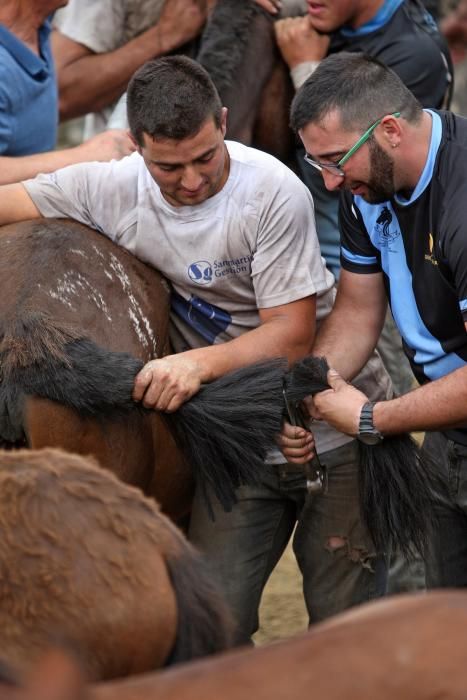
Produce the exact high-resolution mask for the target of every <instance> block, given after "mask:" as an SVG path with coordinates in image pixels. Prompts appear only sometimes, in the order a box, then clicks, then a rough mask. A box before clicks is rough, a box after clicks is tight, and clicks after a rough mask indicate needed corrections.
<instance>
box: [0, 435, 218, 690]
mask: <svg viewBox="0 0 467 700" xmlns="http://www.w3.org/2000/svg"><path fill="white" fill-rule="evenodd" d="M0 572H1V573H0V579H1V596H0V649H1V656H2V659H3V661H4V662H5V664H6V665H7V666H8V667H10V668H11V669H13V672H14V673H13V677H14V676H22V675H23V674H24V673H26V672H28V671H29V669H30V668H31V665H32V664H33V663H34V662H35V661H36V660H37V659H38V658H39V656H40V655H41V654H42V653H43V652H44V650H45V649H46V648H47V647H48V646H49V645H50V642H51V640H53V639H59V640H62V641H63V642H65V643H66V644H68V645H72V647H73V648H75V649H76V651H77V652H78V654H79V657H80V660H81V663H82V666H83V669H84V672H85V674H86V677H87V678H88V679H94V680H106V679H110V678H118V677H122V676H127V675H130V674H134V673H142V672H145V671H149V670H151V669H156V668H159V667H160V666H163V665H164V664H167V663H175V662H178V661H184V660H188V659H192V658H194V657H196V656H202V655H206V654H209V653H213V652H216V651H219V650H222V649H225V648H226V647H227V646H228V645H229V630H230V627H229V625H230V623H229V618H228V615H227V614H226V612H225V609H224V607H223V604H222V602H221V600H220V598H219V596H218V594H217V592H216V590H215V588H214V587H213V585H212V583H211V581H210V579H209V578H208V576H207V574H206V573H205V566H204V564H203V563H202V561H201V559H200V558H199V557H198V554H197V553H195V551H194V550H193V548H192V547H191V546H190V545H189V544H188V543H187V542H186V540H185V538H184V537H183V536H182V534H181V533H180V532H179V531H178V529H177V528H176V527H175V526H174V525H173V524H172V523H171V521H169V519H168V518H167V517H165V516H163V515H162V514H161V513H160V511H159V508H158V506H157V505H156V503H155V502H154V500H153V499H149V498H146V497H145V496H143V494H142V493H141V491H140V490H139V489H135V488H132V487H130V486H127V485H126V484H124V483H123V482H121V481H120V480H118V479H117V478H116V477H115V476H114V475H113V474H110V473H109V472H108V471H105V470H103V469H101V468H99V467H98V466H97V465H96V464H94V463H93V462H91V461H90V460H89V459H85V458H83V457H80V456H77V455H71V454H69V453H66V452H63V451H62V450H55V449H44V450H18V451H9V452H5V451H3V452H1V453H0Z"/></svg>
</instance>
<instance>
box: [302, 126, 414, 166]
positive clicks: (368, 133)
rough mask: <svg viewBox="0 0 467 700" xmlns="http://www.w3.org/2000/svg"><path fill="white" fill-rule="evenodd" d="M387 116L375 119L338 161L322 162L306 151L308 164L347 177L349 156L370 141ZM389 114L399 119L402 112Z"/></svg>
mask: <svg viewBox="0 0 467 700" xmlns="http://www.w3.org/2000/svg"><path fill="white" fill-rule="evenodd" d="M385 116H387V115H386V114H385V115H384V116H383V117H380V118H379V119H377V120H376V121H375V123H374V124H372V125H371V126H369V127H368V129H367V130H366V131H365V133H364V134H363V135H362V136H360V138H359V139H358V141H357V142H356V143H354V145H353V146H352V147H351V148H349V150H348V151H347V153H345V154H344V155H343V156H342V158H341V159H340V160H339V161H338V162H337V163H320V162H319V161H317V160H313V158H311V156H310V155H309V154H308V153H306V152H305V155H304V156H303V158H304V160H305V161H306V162H307V163H308V165H312V166H313V167H314V168H316V169H317V170H319V171H320V172H323V170H327V171H328V172H330V173H332V174H333V175H339V177H345V173H344V171H343V170H342V166H343V165H345V163H347V161H348V160H349V158H351V157H352V156H353V154H354V153H356V152H357V151H358V149H359V148H360V147H361V146H363V144H364V143H366V142H367V141H368V139H369V138H370V136H371V134H372V133H373V131H374V130H375V129H376V127H377V126H379V124H381V122H382V121H383V119H384V117H385ZM389 116H391V117H396V119H397V118H398V117H400V116H401V113H400V112H392V114H390V115H389Z"/></svg>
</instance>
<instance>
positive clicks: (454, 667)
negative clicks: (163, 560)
mask: <svg viewBox="0 0 467 700" xmlns="http://www.w3.org/2000/svg"><path fill="white" fill-rule="evenodd" d="M466 647H467V593H465V592H461V591H455V592H454V591H447V592H432V593H428V594H426V595H415V596H396V597H394V598H390V599H387V600H383V601H378V602H373V603H369V604H366V605H364V606H361V607H360V608H357V609H355V610H353V611H350V612H347V613H344V614H342V615H338V616H336V617H335V618H333V619H332V620H330V621H329V622H325V623H322V624H320V625H317V626H316V627H314V628H313V629H312V630H311V631H309V632H307V633H306V634H305V635H302V636H299V637H297V638H295V639H291V640H287V641H284V642H280V643H279V644H274V645H271V646H269V647H262V648H261V649H253V650H251V649H249V650H245V651H235V652H229V653H227V654H223V655H222V656H220V657H217V658H213V659H212V660H211V659H206V660H204V661H196V662H194V663H190V664H187V665H185V666H182V667H178V668H177V669H173V670H168V671H163V672H161V673H158V674H152V675H147V676H146V677H144V676H143V677H140V678H135V679H128V680H127V681H122V682H112V683H109V684H106V685H102V686H96V687H95V688H94V689H93V690H92V692H91V693H90V698H92V700H215V699H217V698H222V699H223V700H243V698H244V697H245V695H246V694H247V695H248V696H249V697H251V698H255V700H303V699H304V698H310V700H314V699H315V698H316V699H317V700H318V699H319V700H375V699H376V698H377V699H378V700H394V699H395V698H397V700H429V699H432V700H435V698H446V700H464V699H465V697H466V688H467V667H466V664H465V649H466Z"/></svg>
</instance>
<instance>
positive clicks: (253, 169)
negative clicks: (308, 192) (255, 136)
mask: <svg viewBox="0 0 467 700" xmlns="http://www.w3.org/2000/svg"><path fill="white" fill-rule="evenodd" d="M226 146H227V149H228V151H229V156H230V159H231V162H232V164H235V166H236V167H237V168H239V169H240V170H241V171H243V173H244V174H245V175H247V173H250V175H251V176H252V177H255V178H256V179H257V180H263V179H266V180H268V181H269V184H270V186H271V187H272V186H273V185H274V183H277V184H283V185H285V186H287V184H290V186H291V187H293V186H298V187H303V188H305V189H306V187H305V186H304V185H303V183H302V181H301V180H300V178H299V177H297V175H296V174H295V173H294V172H293V171H292V170H291V169H290V168H289V167H287V165H285V164H284V163H282V162H281V161H280V160H279V159H278V158H276V157H275V156H273V155H271V154H270V153H266V152H265V151H260V150H259V149H257V148H253V147H251V146H245V145H244V144H241V143H238V142H237V141H226Z"/></svg>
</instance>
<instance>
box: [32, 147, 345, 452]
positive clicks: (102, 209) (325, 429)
mask: <svg viewBox="0 0 467 700" xmlns="http://www.w3.org/2000/svg"><path fill="white" fill-rule="evenodd" d="M226 143H227V147H228V150H229V154H230V158H231V160H230V173H229V177H228V179H227V182H226V184H225V185H224V187H223V188H222V190H221V191H220V192H218V193H217V194H216V195H214V196H213V197H210V198H209V199H208V200H206V201H205V202H203V203H202V204H199V205H195V206H183V207H173V206H171V205H170V204H169V203H168V202H167V201H166V200H165V199H164V197H163V196H162V194H161V191H160V189H159V187H158V185H157V184H156V183H155V182H154V180H153V179H152V177H151V175H150V174H149V172H148V170H147V168H146V166H145V164H144V161H143V159H142V158H141V156H140V155H139V154H138V153H134V154H133V155H131V156H129V157H127V158H123V159H122V160H120V161H112V162H110V163H83V164H78V165H72V166H69V167H68V168H63V169H62V170H58V171H57V172H55V173H52V174H47V175H39V176H38V177H37V178H35V179H34V180H28V181H27V182H25V183H24V185H25V187H26V189H27V191H28V193H29V195H30V196H31V198H32V199H33V201H34V203H35V205H36V206H37V208H38V209H39V211H40V212H41V214H42V215H43V216H46V217H69V218H73V219H76V220H78V221H81V222H83V223H85V224H87V225H89V226H92V227H93V228H95V229H97V230H99V231H101V232H102V233H105V235H107V236H109V237H110V238H111V239H112V240H114V241H115V242H116V243H118V244H119V245H122V246H123V247H124V248H127V249H128V250H129V251H130V252H131V253H133V254H134V255H136V256H137V257H138V258H140V259H141V260H143V261H145V262H147V263H149V264H151V265H153V266H154V267H155V268H157V269H159V270H160V271H161V272H162V273H163V274H164V275H165V276H166V277H167V279H168V280H170V282H171V283H172V288H173V295H172V308H171V340H172V343H173V346H174V349H175V350H176V351H178V352H179V351H183V350H186V349H188V348H195V347H200V346H205V345H209V344H213V343H222V342H225V341H228V340H230V339H232V338H235V337H238V336H239V335H241V334H242V333H245V332H247V331H249V330H251V329H253V328H256V327H257V326H258V325H259V323H260V319H259V314H258V309H259V308H260V309H261V308H272V307H274V306H279V305H282V304H287V303H290V302H293V301H296V300H298V299H302V298H304V297H306V296H309V295H312V294H316V295H317V315H318V320H321V319H323V318H325V317H326V316H327V314H328V313H329V311H330V309H331V308H332V304H333V300H334V278H333V275H332V274H331V273H330V272H329V271H328V270H327V269H326V267H325V264H324V260H323V258H322V257H321V254H320V249H319V244H318V239H317V235H316V229H315V221H314V213H313V202H312V199H311V195H310V193H309V191H308V189H307V188H306V187H305V185H304V184H303V183H302V182H301V181H300V180H299V179H298V177H296V176H295V175H294V173H292V172H291V171H290V170H289V169H288V168H287V167H286V166H285V165H283V164H282V163H280V162H279V161H278V160H276V159H275V158H273V157H272V156H270V155H268V154H266V153H263V152H261V151H258V150H256V149H253V148H248V147H246V146H243V145H242V144H239V143H236V142H229V141H227V142H226ZM314 432H315V438H316V440H317V444H318V449H320V443H321V444H322V445H323V448H324V446H325V449H326V450H327V449H332V448H334V447H337V446H339V445H341V444H344V443H345V442H347V441H348V440H349V438H348V437H347V436H345V435H342V434H341V433H337V432H336V431H334V430H333V429H331V428H330V427H329V426H327V425H326V424H320V425H319V426H316V430H315V426H314ZM320 435H321V437H320Z"/></svg>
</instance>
